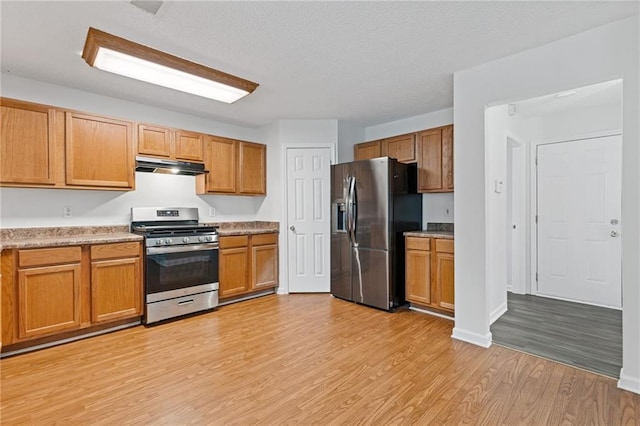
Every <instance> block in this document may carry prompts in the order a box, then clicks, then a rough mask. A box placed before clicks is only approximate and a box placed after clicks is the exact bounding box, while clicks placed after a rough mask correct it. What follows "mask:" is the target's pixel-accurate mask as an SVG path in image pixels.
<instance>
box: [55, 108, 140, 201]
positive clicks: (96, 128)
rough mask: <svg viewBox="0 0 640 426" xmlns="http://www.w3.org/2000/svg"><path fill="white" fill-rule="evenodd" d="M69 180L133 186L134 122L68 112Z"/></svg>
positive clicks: (128, 187) (84, 184) (123, 186)
mask: <svg viewBox="0 0 640 426" xmlns="http://www.w3.org/2000/svg"><path fill="white" fill-rule="evenodd" d="M66 122H67V127H66V163H67V184H68V185H82V186H98V187H113V188H122V189H131V188H133V177H134V158H133V157H134V156H133V137H132V134H133V132H132V129H133V124H132V123H131V122H130V121H121V120H113V119H109V118H104V117H98V116H93V115H86V114H80V113H75V112H67V119H66Z"/></svg>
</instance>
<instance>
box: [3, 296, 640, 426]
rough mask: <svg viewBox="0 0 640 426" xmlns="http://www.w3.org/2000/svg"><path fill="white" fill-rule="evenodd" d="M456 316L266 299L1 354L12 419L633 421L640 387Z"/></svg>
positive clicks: (639, 409)
mask: <svg viewBox="0 0 640 426" xmlns="http://www.w3.org/2000/svg"><path fill="white" fill-rule="evenodd" d="M452 326H453V324H452V322H451V321H448V320H444V319H440V318H435V317H432V316H428V315H424V314H420V313H417V312H413V311H401V312H396V313H393V314H389V313H386V312H382V311H378V310H375V309H371V308H367V307H363V306H358V305H355V304H352V303H348V302H345V301H342V300H338V299H334V298H332V297H331V296H328V295H321V294H320V295H319V294H314V295H289V296H277V295H272V296H267V297H263V298H260V299H255V300H251V301H247V302H242V303H237V304H234V305H228V306H224V307H222V308H219V309H218V310H216V311H213V312H210V313H206V314H203V315H198V316H194V317H190V318H185V319H182V320H179V321H175V322H171V323H167V324H161V325H159V326H155V327H151V328H144V327H142V326H140V327H135V328H132V329H127V330H123V331H118V332H115V333H111V334H108V335H103V336H98V337H94V338H90V339H86V340H83V341H79V342H74V343H69V344H66V345H62V346H58V347H55V348H49V349H45V350H41V351H38V352H33V353H30V354H23V355H18V356H15V357H11V358H7V359H4V360H2V361H1V362H0V365H1V369H2V372H1V373H2V376H1V377H2V395H1V404H2V405H1V409H2V411H1V416H2V418H1V422H2V424H3V425H13V424H37V425H40V424H53V423H56V424H65V425H71V424H73V425H75V424H87V425H89V424H90V425H130V424H141V425H142V424H144V425H184V424H196V425H200V424H221V425H230V424H239V425H249V424H267V425H279V424H305V425H306V424H322V425H329V424H376V425H388V424H437V425H440V424H488V425H496V424H507V425H517V424H532V425H555V424H580V425H582V424H599V425H619V424H629V425H636V424H638V421H639V420H638V419H640V395H636V394H632V393H630V392H626V391H622V390H619V389H617V388H616V382H615V381H614V380H613V379H609V378H606V377H603V376H599V375H595V374H591V373H587V372H584V371H581V370H577V369H574V368H571V367H567V366H564V365H561V364H557V363H554V362H551V361H546V360H543V359H540V358H536V357H533V356H530V355H525V354H522V353H520V352H516V351H512V350H509V349H506V348H502V347H498V346H493V347H491V348H489V349H483V348H480V347H477V346H473V345H470V344H467V343H464V342H460V341H456V340H452V339H451V338H450V336H451V329H452Z"/></svg>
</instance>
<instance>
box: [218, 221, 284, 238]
mask: <svg viewBox="0 0 640 426" xmlns="http://www.w3.org/2000/svg"><path fill="white" fill-rule="evenodd" d="M207 224H208V225H214V226H217V227H218V234H219V235H220V236H228V235H253V234H270V233H273V232H276V233H277V232H279V231H280V224H279V223H278V222H260V221H254V222H217V223H207Z"/></svg>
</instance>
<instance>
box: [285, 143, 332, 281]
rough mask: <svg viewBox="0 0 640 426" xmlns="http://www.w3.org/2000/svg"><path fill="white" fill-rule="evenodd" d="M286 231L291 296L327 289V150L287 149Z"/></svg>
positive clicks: (328, 220)
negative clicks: (292, 294)
mask: <svg viewBox="0 0 640 426" xmlns="http://www.w3.org/2000/svg"><path fill="white" fill-rule="evenodd" d="M285 151H286V172H285V180H286V188H287V189H286V206H287V207H286V211H287V220H286V227H287V229H286V232H287V256H288V259H287V260H288V262H287V265H288V267H287V268H288V271H287V279H288V284H289V292H290V293H320V292H321V293H328V292H329V287H330V279H331V271H330V265H331V262H330V249H331V244H330V216H329V213H330V208H329V203H330V195H331V194H330V186H329V185H330V183H329V182H330V178H331V163H332V150H331V148H330V147H287V148H285Z"/></svg>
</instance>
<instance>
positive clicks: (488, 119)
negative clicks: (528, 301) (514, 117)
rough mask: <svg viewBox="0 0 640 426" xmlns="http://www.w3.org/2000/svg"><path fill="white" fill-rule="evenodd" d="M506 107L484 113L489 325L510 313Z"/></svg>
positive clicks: (488, 109) (486, 273)
mask: <svg viewBox="0 0 640 426" xmlns="http://www.w3.org/2000/svg"><path fill="white" fill-rule="evenodd" d="M507 108H508V106H507V105H499V106H494V107H491V108H487V110H486V111H485V146H486V150H485V159H484V161H485V170H487V173H486V175H485V200H486V203H487V204H486V223H485V227H486V229H487V238H486V242H485V251H486V257H487V258H486V264H487V267H486V270H485V280H486V282H487V283H488V296H489V297H488V300H489V318H490V322H493V321H495V319H497V318H498V317H499V316H500V315H502V314H503V313H504V312H506V310H507V190H506V189H507V188H506V185H507V137H506V129H507V128H508V120H509V115H508V113H507ZM496 185H498V186H499V187H498V188H496ZM496 191H500V192H496Z"/></svg>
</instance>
